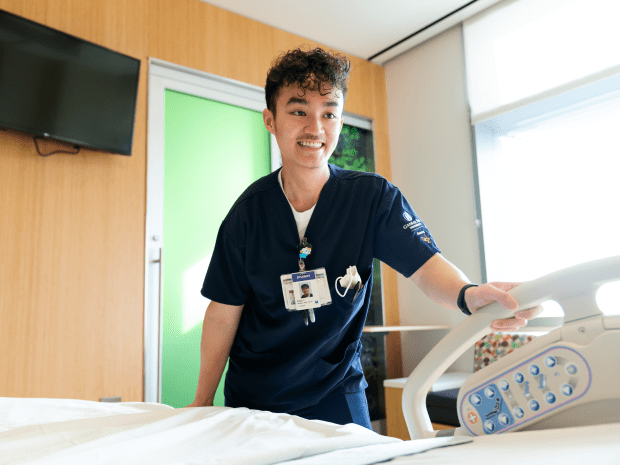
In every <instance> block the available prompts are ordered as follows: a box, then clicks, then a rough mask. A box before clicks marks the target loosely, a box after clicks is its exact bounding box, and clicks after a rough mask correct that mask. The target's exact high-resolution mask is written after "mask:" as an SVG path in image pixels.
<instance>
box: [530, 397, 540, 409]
mask: <svg viewBox="0 0 620 465" xmlns="http://www.w3.org/2000/svg"><path fill="white" fill-rule="evenodd" d="M529 406H530V410H531V411H532V412H537V411H538V409H539V408H540V404H539V403H538V401H537V400H535V399H532V400H530V403H529Z"/></svg>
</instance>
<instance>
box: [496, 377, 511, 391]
mask: <svg viewBox="0 0 620 465" xmlns="http://www.w3.org/2000/svg"><path fill="white" fill-rule="evenodd" d="M499 388H500V389H501V390H502V391H507V390H508V389H510V384H508V381H506V380H505V379H503V380H501V381H500V382H499Z"/></svg>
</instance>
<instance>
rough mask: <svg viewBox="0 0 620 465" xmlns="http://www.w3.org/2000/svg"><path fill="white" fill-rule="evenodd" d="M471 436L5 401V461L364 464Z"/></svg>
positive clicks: (1, 441)
mask: <svg viewBox="0 0 620 465" xmlns="http://www.w3.org/2000/svg"><path fill="white" fill-rule="evenodd" d="M464 441H465V442H466V441H470V439H469V438H443V439H432V440H425V441H407V442H403V441H400V440H399V439H395V438H389V437H386V436H381V435H379V434H376V433H374V432H372V431H370V430H367V429H366V428H363V427H361V426H358V425H353V424H350V425H345V426H340V425H335V424H332V423H327V422H322V421H310V420H305V419H303V418H300V417H296V416H292V415H286V414H275V413H270V412H263V411H258V410H248V409H244V408H239V409H232V408H226V407H204V408H191V409H173V408H170V407H167V406H164V405H161V404H150V403H121V404H105V403H99V402H89V401H80V400H62V399H14V398H0V464H43V463H44V464H46V465H53V464H63V465H73V464H75V465H78V464H79V465H85V464H124V465H125V464H127V465H129V464H149V465H156V464H231V465H235V464H243V465H251V464H257V465H262V464H276V463H281V464H283V463H287V464H297V465H308V464H328V463H329V464H333V463H342V464H350V465H356V464H359V465H366V464H370V463H377V462H382V461H385V460H389V459H391V458H393V457H398V456H402V455H404V454H413V453H419V452H421V451H424V450H427V449H429V448H434V447H445V446H448V445H453V444H459V443H462V442H464Z"/></svg>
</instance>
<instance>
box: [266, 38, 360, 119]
mask: <svg viewBox="0 0 620 465" xmlns="http://www.w3.org/2000/svg"><path fill="white" fill-rule="evenodd" d="M350 71H351V62H350V61H349V60H348V59H347V57H346V56H345V55H341V54H337V53H334V52H333V51H329V52H326V51H325V50H323V49H321V48H318V47H317V48H315V49H312V50H309V51H307V52H306V51H304V50H301V49H300V48H298V49H296V50H289V51H288V52H287V53H285V54H283V55H280V56H279V57H278V58H277V59H276V60H275V61H274V63H273V65H272V66H271V69H270V70H269V72H268V73H267V84H266V85H265V99H266V100H267V108H268V109H269V110H270V111H271V112H272V113H273V114H274V116H275V114H276V99H277V98H278V93H279V92H280V89H281V88H282V87H284V86H289V85H291V84H295V83H297V85H299V88H300V89H301V90H302V91H303V92H304V93H305V91H306V90H310V91H318V92H319V94H321V95H326V94H328V93H329V92H330V91H331V90H332V88H334V87H335V88H336V89H338V90H340V91H341V92H342V98H343V100H344V98H345V95H346V93H347V81H348V79H349V72H350Z"/></svg>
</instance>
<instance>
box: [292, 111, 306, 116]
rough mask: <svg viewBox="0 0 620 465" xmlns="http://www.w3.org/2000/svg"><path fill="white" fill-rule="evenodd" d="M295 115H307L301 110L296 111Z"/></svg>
mask: <svg viewBox="0 0 620 465" xmlns="http://www.w3.org/2000/svg"><path fill="white" fill-rule="evenodd" d="M293 114H294V115H295V116H304V115H305V113H304V112H303V111H301V110H295V111H294V112H293Z"/></svg>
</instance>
